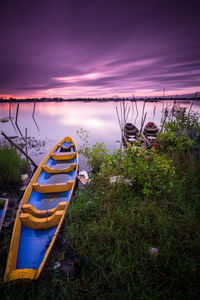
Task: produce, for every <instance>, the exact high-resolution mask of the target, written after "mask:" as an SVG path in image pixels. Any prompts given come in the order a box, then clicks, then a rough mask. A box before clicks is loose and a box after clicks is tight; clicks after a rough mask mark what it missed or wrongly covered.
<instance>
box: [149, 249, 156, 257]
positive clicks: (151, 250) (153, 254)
mask: <svg viewBox="0 0 200 300" xmlns="http://www.w3.org/2000/svg"><path fill="white" fill-rule="evenodd" d="M149 253H150V255H151V256H152V257H157V256H158V249H157V248H149Z"/></svg>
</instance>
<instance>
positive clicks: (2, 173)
mask: <svg viewBox="0 0 200 300" xmlns="http://www.w3.org/2000/svg"><path fill="white" fill-rule="evenodd" d="M25 168H26V160H24V159H21V158H20V156H19V155H18V154H17V153H16V151H15V149H13V148H7V147H4V148H1V149H0V189H6V188H9V187H10V186H11V185H12V186H13V185H16V184H19V183H20V182H21V172H22V171H24V170H25Z"/></svg>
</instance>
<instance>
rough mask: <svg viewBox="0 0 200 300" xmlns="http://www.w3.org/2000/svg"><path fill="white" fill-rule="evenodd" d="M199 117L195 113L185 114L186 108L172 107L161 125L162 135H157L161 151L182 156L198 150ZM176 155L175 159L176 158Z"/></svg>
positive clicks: (199, 145)
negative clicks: (171, 110)
mask: <svg viewBox="0 0 200 300" xmlns="http://www.w3.org/2000/svg"><path fill="white" fill-rule="evenodd" d="M199 118H200V115H199V113H197V112H190V113H187V111H186V108H183V107H174V108H173V113H172V114H169V113H168V120H167V122H166V123H165V124H163V126H164V127H163V128H164V131H163V133H159V134H158V140H159V142H160V145H161V150H162V151H164V152H165V153H166V152H169V153H173V152H174V153H175V154H177V155H178V156H180V157H181V156H182V154H185V153H191V152H193V151H194V150H195V151H198V148H200V143H199V136H200V122H199ZM177 155H176V158H177Z"/></svg>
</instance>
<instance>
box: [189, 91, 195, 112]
mask: <svg viewBox="0 0 200 300" xmlns="http://www.w3.org/2000/svg"><path fill="white" fill-rule="evenodd" d="M196 96H197V92H196V94H195V95H194V99H193V101H192V103H191V105H190V109H189V111H188V114H189V113H190V112H191V109H192V106H193V104H194V101H195V99H196Z"/></svg>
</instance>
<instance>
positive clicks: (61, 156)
mask: <svg viewBox="0 0 200 300" xmlns="http://www.w3.org/2000/svg"><path fill="white" fill-rule="evenodd" d="M77 169H78V154H77V150H76V145H75V143H74V142H73V140H72V139H71V138H70V137H66V138H64V139H63V140H62V141H61V142H59V143H58V144H57V145H56V146H55V147H54V148H53V149H52V150H51V151H50V153H49V154H48V155H47V156H46V158H45V159H44V160H43V161H42V163H41V164H40V166H39V167H38V168H37V170H36V172H35V174H34V176H33V178H32V179H31V181H30V183H29V185H28V187H27V189H26V191H25V193H24V196H23V198H22V200H21V202H20V205H19V208H18V210H17V214H16V219H15V224H14V228H13V233H12V239H11V244H10V250H9V254H8V259H7V265H6V270H5V275H4V282H8V281H13V280H14V281H16V282H18V281H20V282H21V281H30V280H34V279H37V278H38V276H39V275H40V273H41V271H42V269H43V267H44V264H45V262H46V260H47V257H48V255H49V253H50V251H51V249H52V247H53V244H54V242H55V240H56V236H57V235H58V232H59V230H60V227H61V225H62V222H63V219H64V216H65V212H66V210H67V207H68V205H69V202H70V199H71V196H72V192H73V189H74V186H75V181H76V176H77Z"/></svg>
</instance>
